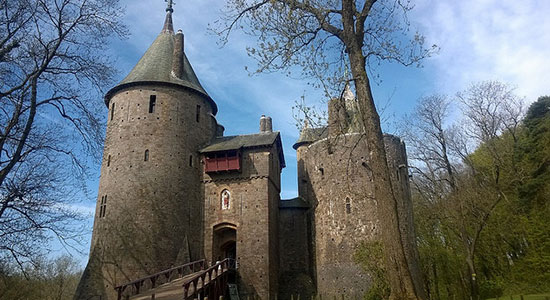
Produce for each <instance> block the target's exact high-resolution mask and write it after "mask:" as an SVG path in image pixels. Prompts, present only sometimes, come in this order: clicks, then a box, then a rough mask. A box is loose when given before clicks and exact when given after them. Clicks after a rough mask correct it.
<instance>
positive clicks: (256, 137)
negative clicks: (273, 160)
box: [199, 131, 285, 168]
mask: <svg viewBox="0 0 550 300" xmlns="http://www.w3.org/2000/svg"><path fill="white" fill-rule="evenodd" d="M274 143H277V146H278V147H277V148H278V150H279V160H280V161H281V167H282V168H284V167H285V159H284V155H283V146H282V143H281V135H280V133H279V132H278V131H275V132H261V133H255V134H247V135H233V136H223V137H217V138H215V139H213V140H212V142H210V144H209V145H208V146H206V147H204V148H202V149H200V150H199V152H200V153H212V152H223V151H228V150H238V149H241V148H254V147H262V146H271V145H273V144H274Z"/></svg>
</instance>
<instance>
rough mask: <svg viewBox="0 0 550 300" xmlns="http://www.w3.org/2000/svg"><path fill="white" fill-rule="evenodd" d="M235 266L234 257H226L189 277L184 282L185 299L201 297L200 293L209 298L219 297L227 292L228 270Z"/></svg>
mask: <svg viewBox="0 0 550 300" xmlns="http://www.w3.org/2000/svg"><path fill="white" fill-rule="evenodd" d="M235 268H236V261H235V260H234V259H232V258H226V259H224V260H222V261H218V262H216V263H215V264H214V265H212V266H211V267H209V268H208V269H206V270H204V271H202V272H200V273H198V274H197V275H195V276H193V277H191V278H189V279H187V280H186V281H185V282H184V283H183V284H182V287H183V299H189V298H191V299H195V298H201V297H199V295H202V296H203V297H204V296H207V297H208V299H218V298H219V296H222V295H223V294H224V292H225V286H226V285H227V279H228V276H227V271H229V270H232V269H235Z"/></svg>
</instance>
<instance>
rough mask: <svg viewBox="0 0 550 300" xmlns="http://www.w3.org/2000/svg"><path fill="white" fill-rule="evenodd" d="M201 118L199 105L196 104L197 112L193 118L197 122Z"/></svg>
mask: <svg viewBox="0 0 550 300" xmlns="http://www.w3.org/2000/svg"><path fill="white" fill-rule="evenodd" d="M200 119H201V106H200V105H197V113H196V115H195V120H196V121H197V122H199V121H200Z"/></svg>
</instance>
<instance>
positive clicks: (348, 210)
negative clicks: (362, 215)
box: [346, 197, 351, 214]
mask: <svg viewBox="0 0 550 300" xmlns="http://www.w3.org/2000/svg"><path fill="white" fill-rule="evenodd" d="M346 213H347V214H351V200H350V199H349V198H348V197H346Z"/></svg>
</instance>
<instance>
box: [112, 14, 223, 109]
mask: <svg viewBox="0 0 550 300" xmlns="http://www.w3.org/2000/svg"><path fill="white" fill-rule="evenodd" d="M171 14H172V13H171V12H168V13H167V14H166V21H165V24H164V28H163V30H162V31H161V33H160V34H159V35H158V36H157V38H156V39H155V41H154V42H153V44H151V46H150V47H149V49H147V51H146V52H145V54H143V56H142V57H141V59H140V60H139V61H138V63H137V64H136V66H135V67H134V68H133V69H132V71H130V73H129V74H128V76H126V78H124V79H123V80H122V81H121V82H120V83H119V84H118V85H116V86H115V87H114V88H112V89H111V90H110V91H109V92H107V94H106V95H105V103H108V102H109V100H110V99H111V97H112V96H113V95H114V94H115V93H116V92H117V91H119V90H121V89H123V88H125V87H128V86H135V85H140V84H150V83H153V84H160V85H168V86H179V87H184V88H188V89H191V90H194V91H196V92H199V93H200V94H201V95H203V96H205V97H206V99H207V100H208V101H209V102H210V104H211V105H212V109H213V114H214V115H215V114H216V113H217V111H218V108H217V106H216V103H214V101H213V100H212V99H211V98H210V96H209V95H208V93H207V92H206V91H205V90H204V88H203V87H202V85H201V84H200V82H199V79H198V78H197V75H196V74H195V71H194V70H193V67H192V66H191V63H190V62H189V60H188V59H187V56H186V55H185V53H184V54H183V75H182V76H181V78H178V77H176V76H175V75H174V74H173V73H172V61H173V57H174V44H175V34H174V30H173V26H172V15H171Z"/></svg>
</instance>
